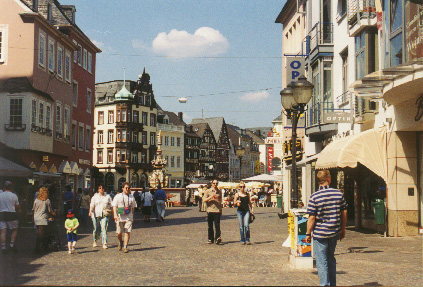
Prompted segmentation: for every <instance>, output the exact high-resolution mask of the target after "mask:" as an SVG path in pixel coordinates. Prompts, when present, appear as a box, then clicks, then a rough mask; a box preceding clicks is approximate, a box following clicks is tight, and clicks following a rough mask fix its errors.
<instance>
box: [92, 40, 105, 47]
mask: <svg viewBox="0 0 423 287" xmlns="http://www.w3.org/2000/svg"><path fill="white" fill-rule="evenodd" d="M92 42H93V44H94V45H96V46H97V47H99V48H100V49H103V48H104V43H103V42H100V41H96V40H92Z"/></svg>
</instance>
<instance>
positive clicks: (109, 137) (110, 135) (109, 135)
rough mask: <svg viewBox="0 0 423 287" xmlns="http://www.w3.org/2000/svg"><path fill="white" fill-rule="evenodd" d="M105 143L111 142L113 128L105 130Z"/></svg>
mask: <svg viewBox="0 0 423 287" xmlns="http://www.w3.org/2000/svg"><path fill="white" fill-rule="evenodd" d="M107 143H113V130H108V132H107Z"/></svg>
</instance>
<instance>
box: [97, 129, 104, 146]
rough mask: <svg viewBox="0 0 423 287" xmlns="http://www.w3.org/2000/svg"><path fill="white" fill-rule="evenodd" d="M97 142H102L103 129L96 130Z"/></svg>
mask: <svg viewBox="0 0 423 287" xmlns="http://www.w3.org/2000/svg"><path fill="white" fill-rule="evenodd" d="M97 143H98V144H102V143H104V139H103V131H98V134H97Z"/></svg>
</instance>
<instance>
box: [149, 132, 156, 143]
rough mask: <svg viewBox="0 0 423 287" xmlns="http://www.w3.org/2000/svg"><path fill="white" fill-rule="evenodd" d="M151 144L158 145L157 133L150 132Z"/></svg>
mask: <svg viewBox="0 0 423 287" xmlns="http://www.w3.org/2000/svg"><path fill="white" fill-rule="evenodd" d="M150 145H156V133H150Z"/></svg>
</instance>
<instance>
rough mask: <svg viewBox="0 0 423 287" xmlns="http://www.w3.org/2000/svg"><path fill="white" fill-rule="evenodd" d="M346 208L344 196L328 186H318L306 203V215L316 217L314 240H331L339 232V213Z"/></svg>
mask: <svg viewBox="0 0 423 287" xmlns="http://www.w3.org/2000/svg"><path fill="white" fill-rule="evenodd" d="M347 207H348V205H347V202H346V201H345V198H344V194H343V193H342V192H341V191H340V190H338V189H334V188H330V187H329V186H320V187H319V190H317V191H316V192H315V193H313V194H312V195H311V197H310V201H309V202H308V207H307V214H309V215H314V216H316V223H315V225H314V231H313V237H314V238H317V239H318V238H322V239H323V238H331V237H334V236H336V235H338V234H339V232H340V231H341V211H343V210H346V209H347Z"/></svg>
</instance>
